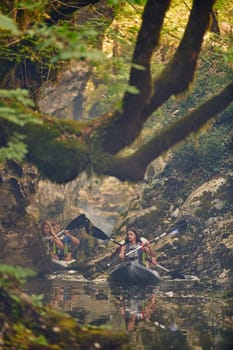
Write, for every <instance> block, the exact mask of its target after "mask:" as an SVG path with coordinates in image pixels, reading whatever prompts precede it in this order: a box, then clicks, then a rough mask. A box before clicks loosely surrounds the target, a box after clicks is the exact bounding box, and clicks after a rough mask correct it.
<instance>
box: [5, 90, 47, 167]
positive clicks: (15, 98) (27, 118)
mask: <svg viewBox="0 0 233 350" xmlns="http://www.w3.org/2000/svg"><path fill="white" fill-rule="evenodd" d="M0 96H1V98H0V120H1V119H2V120H5V122H8V123H12V124H14V125H17V126H19V127H22V126H24V125H25V124H27V123H33V124H40V123H41V121H40V120H39V119H38V118H36V117H35V116H34V115H33V114H32V113H29V112H27V111H26V108H27V107H32V106H33V101H32V100H31V99H30V97H29V94H28V91H26V90H22V89H16V90H3V89H2V90H0ZM26 153H27V147H26V145H25V143H24V135H23V134H21V133H20V132H14V133H13V134H12V135H10V136H9V140H8V143H7V144H6V145H5V147H2V148H0V162H4V161H5V160H9V159H15V160H18V161H21V160H22V159H23V158H24V156H25V154H26Z"/></svg>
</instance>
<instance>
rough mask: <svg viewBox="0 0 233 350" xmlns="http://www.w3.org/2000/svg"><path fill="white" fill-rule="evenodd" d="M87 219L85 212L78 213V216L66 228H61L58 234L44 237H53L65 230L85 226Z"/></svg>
mask: <svg viewBox="0 0 233 350" xmlns="http://www.w3.org/2000/svg"><path fill="white" fill-rule="evenodd" d="M85 220H86V216H85V214H81V215H78V216H77V217H76V218H74V219H73V220H72V221H71V222H70V223H69V224H68V225H67V226H66V228H65V229H63V230H61V231H60V232H58V233H57V234H56V235H53V236H51V237H43V239H45V240H49V239H52V238H53V237H60V236H62V235H63V234H64V233H65V231H72V230H74V229H75V228H81V227H83V226H84V224H85Z"/></svg>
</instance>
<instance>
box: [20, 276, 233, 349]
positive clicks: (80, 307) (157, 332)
mask: <svg viewBox="0 0 233 350" xmlns="http://www.w3.org/2000/svg"><path fill="white" fill-rule="evenodd" d="M24 290H25V291H26V292H27V293H28V294H30V295H32V294H34V295H41V298H42V300H43V303H44V304H45V305H50V306H52V307H53V308H56V309H59V310H62V311H65V312H67V313H69V314H70V315H72V316H73V317H74V318H75V319H77V321H78V322H79V323H80V324H82V325H86V324H89V325H93V326H100V327H108V328H111V329H114V330H120V331H124V332H127V334H128V340H129V344H130V345H131V347H132V348H133V349H135V350H155V349H156V350H169V349H174V350H186V349H187V350H188V349H189V350H230V349H231V348H232V346H231V345H232V344H233V313H232V309H231V308H230V302H229V300H227V299H225V298H224V297H223V292H222V291H221V290H218V291H216V290H213V288H212V287H211V286H209V285H208V286H206V285H204V284H203V283H201V282H200V281H192V280H191V281H189V280H179V281H178V280H170V281H169V280H167V281H163V282H161V283H160V284H159V285H157V286H147V287H144V288H142V287H141V288H139V287H131V288H122V287H117V286H110V285H109V283H108V282H107V281H104V280H101V279H100V280H97V281H92V282H88V281H85V280H83V278H82V277H81V276H80V275H79V274H77V273H74V272H73V273H72V271H71V273H68V272H61V273H58V272H57V273H54V274H51V275H49V276H47V277H46V278H43V279H40V278H36V279H33V280H30V281H28V282H27V284H26V285H25V288H24Z"/></svg>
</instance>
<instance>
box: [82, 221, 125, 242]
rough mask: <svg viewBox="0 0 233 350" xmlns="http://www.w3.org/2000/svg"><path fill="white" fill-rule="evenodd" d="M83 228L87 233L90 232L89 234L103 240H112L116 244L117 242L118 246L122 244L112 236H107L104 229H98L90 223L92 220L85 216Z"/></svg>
mask: <svg viewBox="0 0 233 350" xmlns="http://www.w3.org/2000/svg"><path fill="white" fill-rule="evenodd" d="M84 226H85V230H86V232H87V233H88V234H90V235H91V236H93V237H95V238H98V239H101V240H104V241H107V240H108V241H112V242H114V243H116V244H118V245H119V246H121V245H122V244H121V243H120V242H118V241H117V240H115V239H114V238H111V237H109V236H108V235H107V234H106V233H105V232H104V231H102V230H101V229H99V228H98V227H96V226H95V225H93V224H92V222H91V221H90V220H89V219H88V218H87V217H86V218H85V225H84Z"/></svg>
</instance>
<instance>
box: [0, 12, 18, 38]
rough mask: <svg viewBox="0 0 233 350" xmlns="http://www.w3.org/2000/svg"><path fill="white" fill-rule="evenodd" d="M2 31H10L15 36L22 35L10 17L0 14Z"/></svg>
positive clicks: (0, 28)
mask: <svg viewBox="0 0 233 350" xmlns="http://www.w3.org/2000/svg"><path fill="white" fill-rule="evenodd" d="M0 30H5V31H9V32H11V33H12V34H13V35H18V34H20V31H19V29H18V28H17V25H16V24H15V22H14V21H13V19H12V18H10V17H7V16H4V15H3V14H2V13H0Z"/></svg>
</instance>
